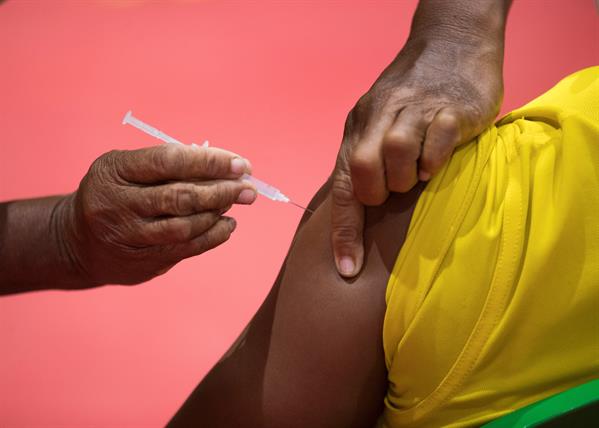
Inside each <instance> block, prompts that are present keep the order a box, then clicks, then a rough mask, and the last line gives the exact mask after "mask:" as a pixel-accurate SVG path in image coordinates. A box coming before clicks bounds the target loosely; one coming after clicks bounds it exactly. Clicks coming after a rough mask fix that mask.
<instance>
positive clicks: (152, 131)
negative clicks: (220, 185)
mask: <svg viewBox="0 0 599 428" xmlns="http://www.w3.org/2000/svg"><path fill="white" fill-rule="evenodd" d="M123 125H131V126H133V127H135V128H137V129H139V130H140V131H143V132H145V133H146V134H148V135H151V136H152V137H155V138H158V139H159V140H162V141H164V142H165V143H168V144H183V143H182V142H181V141H179V140H177V139H175V138H173V137H171V136H169V135H166V134H165V133H164V132H162V131H160V130H158V129H156V128H154V127H153V126H151V125H148V124H147V123H145V122H143V121H141V120H139V119H138V118H136V117H134V116H133V114H132V113H131V110H129V111H128V112H127V114H125V117H124V118H123ZM192 146H196V145H195V144H192ZM202 146H204V147H207V146H208V141H204V144H202ZM241 178H242V179H243V180H247V181H249V182H250V183H252V184H253V185H254V186H255V187H256V191H257V192H258V193H259V194H261V195H262V196H266V197H267V198H268V199H271V200H273V201H279V202H286V203H290V204H292V205H295V206H296V207H299V208H301V209H303V210H305V211H309V212H313V211H312V210H311V209H309V208H305V207H303V206H301V205H299V204H296V203H295V202H293V201H292V200H291V199H289V198H288V197H287V196H285V195H284V194H283V193H282V192H281V191H280V190H279V189H277V188H276V187H274V186H271V185H270V184H267V183H265V182H264V181H262V180H259V179H257V178H256V177H253V176H251V175H249V174H243V175H242V176H241Z"/></svg>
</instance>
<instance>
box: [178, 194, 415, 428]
mask: <svg viewBox="0 0 599 428" xmlns="http://www.w3.org/2000/svg"><path fill="white" fill-rule="evenodd" d="M419 193H420V189H419V188H418V189H415V190H414V191H412V192H410V193H407V194H404V195H394V196H392V197H391V198H390V199H389V201H388V202H387V203H386V204H385V205H384V206H382V207H379V208H369V209H368V211H367V216H366V217H367V218H366V233H365V256H366V258H365V264H364V269H363V271H362V272H361V273H360V275H359V276H358V277H357V278H356V279H354V280H353V281H347V280H345V279H343V278H341V277H340V276H339V275H338V273H337V271H336V269H335V264H334V261H333V257H332V251H331V246H330V241H329V231H330V226H329V224H330V198H329V196H328V191H326V188H325V189H324V191H321V192H320V194H321V196H320V200H318V201H317V203H316V204H315V205H316V206H317V208H316V210H315V212H314V214H313V215H312V216H311V217H310V218H309V219H307V220H306V221H304V222H302V224H301V225H300V227H299V229H298V231H297V233H296V235H295V238H294V240H293V243H292V245H291V249H290V251H289V254H288V256H287V259H286V261H285V263H284V265H283V267H282V268H281V271H280V274H279V277H278V278H277V281H276V283H275V285H274V287H273V289H272V291H271V293H270V294H269V296H268V297H267V299H266V301H265V302H264V303H263V305H262V306H261V308H260V309H259V311H258V313H257V314H256V316H255V317H254V319H253V320H252V321H251V323H250V324H249V325H248V327H247V328H246V330H245V331H244V332H243V334H242V335H241V336H240V338H239V339H238V340H237V342H236V343H235V344H234V345H233V347H232V348H231V349H230V350H229V352H227V354H226V355H225V356H224V357H223V358H222V359H221V361H220V362H219V363H218V364H217V365H216V366H215V367H214V368H213V369H212V371H211V372H210V373H209V374H208V375H207V376H206V378H205V379H204V380H203V381H202V382H201V383H200V385H198V387H197V388H196V390H195V391H194V392H193V393H192V395H191V396H190V398H189V399H188V400H187V402H186V403H185V405H184V406H183V407H182V408H181V410H180V411H179V413H178V414H177V415H176V416H175V418H174V419H173V420H172V421H171V426H179V425H180V426H192V425H193V424H194V423H195V424H197V425H198V426H215V427H218V426H239V427H258V426H260V427H306V426H310V427H336V426H339V427H353V426H356V427H362V426H368V425H369V424H373V423H374V422H375V421H376V419H377V417H378V415H379V414H380V413H381V411H382V406H383V398H384V394H385V391H386V375H387V373H386V369H385V360H384V354H383V346H382V324H383V317H384V313H385V287H386V284H387V280H388V277H389V274H390V271H391V269H392V268H393V263H394V262H395V258H396V256H397V253H398V251H399V249H400V247H401V244H402V243H403V240H404V237H405V233H406V231H407V227H408V224H409V221H410V217H411V214H412V211H413V207H414V205H415V202H416V200H417V197H418V195H419ZM318 198H319V196H318V195H317V197H316V199H318Z"/></svg>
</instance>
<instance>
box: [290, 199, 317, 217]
mask: <svg viewBox="0 0 599 428" xmlns="http://www.w3.org/2000/svg"><path fill="white" fill-rule="evenodd" d="M289 203H290V204H292V205H295V206H296V207H298V208H301V209H303V210H304V211H308V212H309V213H310V214H314V211H313V210H311V209H310V208H306V207H302V206H301V205H300V204H296V203H295V202H293V201H289Z"/></svg>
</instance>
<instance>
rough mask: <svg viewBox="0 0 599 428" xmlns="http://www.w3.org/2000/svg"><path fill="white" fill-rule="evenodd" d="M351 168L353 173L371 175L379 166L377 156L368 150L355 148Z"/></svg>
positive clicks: (351, 156)
mask: <svg viewBox="0 0 599 428" xmlns="http://www.w3.org/2000/svg"><path fill="white" fill-rule="evenodd" d="M349 168H350V170H351V171H352V173H353V174H359V175H360V176H362V175H369V174H371V173H373V172H375V171H376V170H377V168H378V161H377V158H376V156H373V154H371V153H370V152H368V151H366V150H355V151H354V152H353V153H352V154H351V155H350V158H349Z"/></svg>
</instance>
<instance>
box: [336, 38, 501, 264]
mask: <svg viewBox="0 0 599 428" xmlns="http://www.w3.org/2000/svg"><path fill="white" fill-rule="evenodd" d="M501 67H502V51H501V53H498V49H496V47H494V46H486V45H484V44H480V45H479V44H472V43H471V40H469V41H467V42H465V43H463V44H459V43H455V42H448V41H444V40H434V41H430V40H415V39H411V40H409V41H408V43H407V44H406V46H405V47H404V49H403V50H402V51H401V52H400V54H399V55H398V57H397V58H396V59H395V60H394V61H393V62H392V63H391V64H390V65H389V67H387V69H386V70H385V71H384V72H383V73H382V75H381V76H380V77H379V79H378V80H377V81H376V82H375V84H374V85H373V86H372V88H371V89H370V90H369V91H368V92H367V93H366V94H365V95H364V96H363V97H362V98H361V99H360V100H359V101H358V103H357V104H356V106H355V107H354V108H353V110H352V111H351V112H350V113H349V115H348V117H347V121H346V123H345V131H344V136H343V142H342V145H341V149H340V151H339V154H338V158H337V164H336V167H335V171H334V173H333V188H332V197H333V211H332V236H331V238H332V243H333V250H334V253H335V260H336V263H337V268H338V270H339V272H340V274H341V275H344V276H354V275H355V274H357V273H358V272H359V271H360V269H361V266H362V262H363V248H362V233H363V230H362V229H363V224H364V206H363V205H380V204H382V203H383V202H384V201H385V200H386V199H387V197H388V195H389V192H407V191H408V190H410V189H411V188H412V187H413V186H414V185H415V184H416V183H417V182H418V181H419V180H422V181H427V180H428V179H430V177H431V176H433V175H434V174H435V173H437V172H438V171H439V170H440V169H441V167H442V166H443V165H444V164H445V162H447V160H448V159H449V157H450V156H451V154H452V152H453V150H454V148H455V147H456V146H457V145H459V144H461V143H464V142H467V141H470V140H471V139H472V138H473V137H475V136H476V135H478V134H479V133H480V132H481V131H482V130H483V129H484V128H485V127H487V126H488V125H490V124H491V123H492V121H493V120H494V118H495V116H496V114H497V112H498V111H499V106H500V103H501V98H502V91H503V84H502V73H501Z"/></svg>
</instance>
